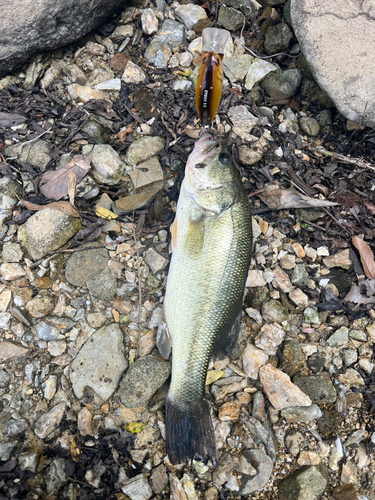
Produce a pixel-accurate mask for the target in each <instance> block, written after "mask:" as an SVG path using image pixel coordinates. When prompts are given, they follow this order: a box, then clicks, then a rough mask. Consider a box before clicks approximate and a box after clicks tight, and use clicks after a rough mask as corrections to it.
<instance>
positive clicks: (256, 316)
mask: <svg viewBox="0 0 375 500" xmlns="http://www.w3.org/2000/svg"><path fill="white" fill-rule="evenodd" d="M245 311H246V313H247V315H248V316H249V318H252V319H253V320H254V321H256V322H257V323H258V324H259V325H260V324H261V323H262V315H261V314H260V312H259V311H258V309H254V308H253V307H248V308H247V309H245Z"/></svg>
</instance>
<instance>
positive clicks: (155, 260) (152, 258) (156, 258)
mask: <svg viewBox="0 0 375 500" xmlns="http://www.w3.org/2000/svg"><path fill="white" fill-rule="evenodd" d="M145 262H146V264H147V265H148V266H149V268H150V269H151V272H152V273H153V274H157V273H159V272H160V271H162V270H163V269H165V268H166V267H167V265H168V263H169V260H168V259H166V258H165V257H163V256H162V255H160V253H158V252H157V251H156V250H155V249H154V248H153V247H151V248H149V249H148V250H147V251H146V252H145Z"/></svg>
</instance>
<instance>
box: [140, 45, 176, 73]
mask: <svg viewBox="0 0 375 500" xmlns="http://www.w3.org/2000/svg"><path fill="white" fill-rule="evenodd" d="M171 56H172V51H171V49H170V47H169V45H168V44H166V43H164V42H162V41H160V40H158V39H156V38H154V39H153V40H152V42H151V43H150V45H149V46H148V47H147V49H146V52H145V58H146V59H147V61H148V62H149V63H151V64H153V65H154V66H155V67H156V68H166V67H167V65H168V61H169V60H170V59H171Z"/></svg>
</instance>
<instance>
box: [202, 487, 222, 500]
mask: <svg viewBox="0 0 375 500" xmlns="http://www.w3.org/2000/svg"><path fill="white" fill-rule="evenodd" d="M218 498H219V493H218V491H217V489H216V488H215V487H214V486H211V488H208V489H207V490H206V491H205V493H204V500H217V499H218Z"/></svg>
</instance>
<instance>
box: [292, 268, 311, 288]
mask: <svg viewBox="0 0 375 500" xmlns="http://www.w3.org/2000/svg"><path fill="white" fill-rule="evenodd" d="M309 280H310V276H309V274H308V272H307V270H306V267H305V265H304V264H297V265H296V266H295V268H294V269H293V271H292V275H291V277H290V281H291V282H292V284H293V285H295V286H307V285H308V284H309Z"/></svg>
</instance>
